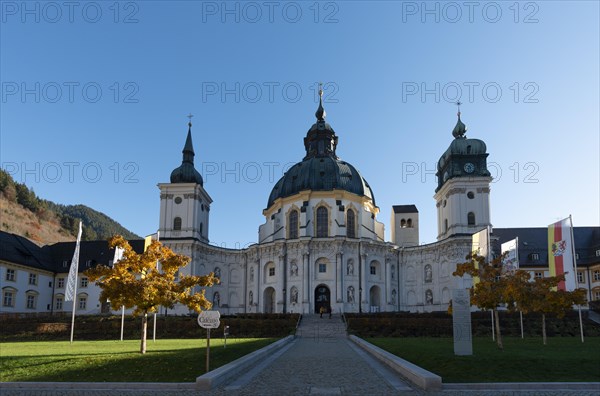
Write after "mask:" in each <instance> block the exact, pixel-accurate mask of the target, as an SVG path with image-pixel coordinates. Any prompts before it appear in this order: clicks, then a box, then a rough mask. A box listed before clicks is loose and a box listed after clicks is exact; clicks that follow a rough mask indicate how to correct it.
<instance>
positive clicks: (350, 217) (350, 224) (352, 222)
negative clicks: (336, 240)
mask: <svg viewBox="0 0 600 396" xmlns="http://www.w3.org/2000/svg"><path fill="white" fill-rule="evenodd" d="M346 236H347V237H348V238H356V216H355V215H354V211H353V210H352V209H348V213H347V214H346Z"/></svg>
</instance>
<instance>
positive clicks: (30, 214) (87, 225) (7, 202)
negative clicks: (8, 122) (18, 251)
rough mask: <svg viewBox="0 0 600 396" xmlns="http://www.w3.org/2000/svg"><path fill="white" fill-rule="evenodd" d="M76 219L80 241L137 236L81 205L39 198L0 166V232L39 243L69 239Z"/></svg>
mask: <svg viewBox="0 0 600 396" xmlns="http://www.w3.org/2000/svg"><path fill="white" fill-rule="evenodd" d="M79 220H81V221H82V222H83V233H82V239H83V240H87V241H90V240H98V239H108V238H109V237H111V236H112V235H114V234H120V235H122V236H123V237H125V238H126V239H139V238H140V237H139V236H138V235H136V234H134V233H132V232H131V231H129V230H127V229H126V228H124V227H123V226H121V225H120V224H119V223H117V222H116V221H114V220H113V219H111V218H110V217H108V216H107V215H105V214H104V213H101V212H98V211H97V210H94V209H92V208H90V207H87V206H85V205H61V204H56V203H54V202H52V201H47V200H44V199H41V198H39V197H37V195H36V194H35V193H34V192H33V190H31V189H29V188H28V187H27V186H25V185H24V184H20V183H17V182H15V181H14V180H13V178H12V177H11V175H10V174H8V173H7V172H5V171H4V170H1V169H0V223H1V224H0V229H1V230H2V231H7V232H11V233H13V234H17V235H22V236H24V237H26V238H29V239H31V240H33V241H34V242H37V243H39V244H49V243H55V242H62V241H73V240H75V238H76V236H77V230H78V227H79Z"/></svg>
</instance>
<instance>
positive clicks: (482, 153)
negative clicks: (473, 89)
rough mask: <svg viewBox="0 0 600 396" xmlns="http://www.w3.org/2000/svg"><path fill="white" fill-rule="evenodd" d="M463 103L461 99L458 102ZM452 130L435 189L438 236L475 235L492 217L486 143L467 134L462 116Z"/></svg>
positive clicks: (439, 164)
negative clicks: (450, 141)
mask: <svg viewBox="0 0 600 396" xmlns="http://www.w3.org/2000/svg"><path fill="white" fill-rule="evenodd" d="M457 104H458V105H459V106H460V102H459V103H457ZM457 115H458V121H457V122H456V126H455V127H454V130H453V131H452V136H454V140H453V141H452V143H450V147H448V149H447V150H446V152H445V153H444V154H443V155H442V156H441V157H440V159H439V161H438V164H437V172H436V176H437V181H438V187H437V189H436V190H435V195H434V198H435V202H436V206H437V216H438V217H437V220H438V236H437V239H438V240H442V239H445V238H448V237H450V236H453V235H472V234H473V233H475V232H478V231H480V230H481V229H483V228H485V227H486V226H491V220H490V182H491V181H492V178H491V176H490V172H489V171H488V169H487V156H488V153H486V150H487V148H486V145H485V143H484V142H483V141H482V140H479V139H468V138H467V137H466V135H465V134H466V132H467V127H466V126H465V124H464V123H463V122H462V121H461V119H460V107H459V111H458V114H457Z"/></svg>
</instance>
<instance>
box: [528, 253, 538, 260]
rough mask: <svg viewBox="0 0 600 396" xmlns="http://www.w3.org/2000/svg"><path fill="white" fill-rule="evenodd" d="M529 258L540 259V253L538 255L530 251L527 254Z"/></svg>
mask: <svg viewBox="0 0 600 396" xmlns="http://www.w3.org/2000/svg"><path fill="white" fill-rule="evenodd" d="M529 259H530V260H539V259H540V255H539V253H531V254H530V255H529Z"/></svg>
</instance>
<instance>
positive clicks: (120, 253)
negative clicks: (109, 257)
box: [113, 246, 125, 265]
mask: <svg viewBox="0 0 600 396" xmlns="http://www.w3.org/2000/svg"><path fill="white" fill-rule="evenodd" d="M124 252H125V249H123V248H120V247H118V246H117V247H115V257H114V258H113V265H115V264H117V263H118V262H119V261H120V260H121V259H122V258H123V253H124Z"/></svg>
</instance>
